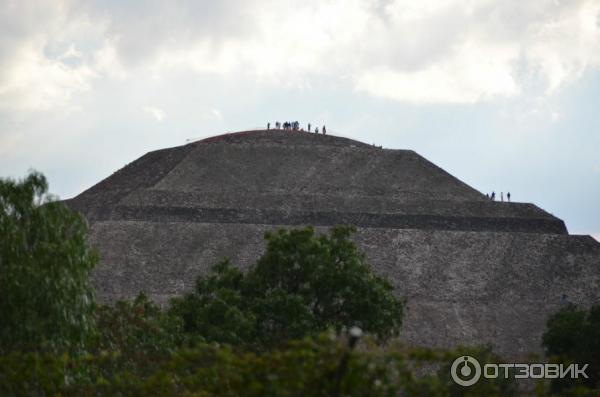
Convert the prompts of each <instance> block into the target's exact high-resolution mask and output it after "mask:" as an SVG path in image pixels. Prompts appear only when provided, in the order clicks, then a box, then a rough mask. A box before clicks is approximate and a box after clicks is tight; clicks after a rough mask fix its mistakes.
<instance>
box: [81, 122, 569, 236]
mask: <svg viewBox="0 0 600 397" xmlns="http://www.w3.org/2000/svg"><path fill="white" fill-rule="evenodd" d="M70 205H71V206H72V207H73V208H76V209H78V210H80V211H82V212H84V213H85V214H86V216H87V217H88V219H90V220H92V221H94V220H109V219H123V220H127V219H129V220H148V221H186V220H190V219H195V220H197V221H203V222H214V221H217V222H219V221H221V222H228V223H270V224H290V225H296V224H307V223H309V224H315V225H333V224H338V223H354V224H356V225H359V226H369V227H394V228H425V229H446V230H497V231H499V230H513V231H522V232H545V233H566V228H565V226H564V223H563V222H562V221H561V220H560V219H557V218H555V217H553V216H552V215H550V214H548V213H546V212H544V211H542V210H541V209H539V208H537V207H535V206H534V205H532V204H523V203H498V202H491V201H489V200H487V199H486V197H485V196H484V195H482V194H481V193H479V192H478V191H476V190H475V189H473V188H471V187H470V186H468V185H466V184H465V183H463V182H461V181H460V180H458V179H457V178H455V177H453V176H452V175H450V174H448V173H447V172H445V171H444V170H442V169H441V168H439V167H437V166H436V165H434V164H433V163H431V162H429V161H427V160H426V159H424V158H423V157H421V156H419V155H418V154H417V153H415V152H413V151H410V150H388V149H380V148H376V147H373V146H370V145H366V144H364V143H360V142H357V141H353V140H350V139H347V138H339V137H334V136H323V135H316V134H310V133H304V132H284V131H254V132H242V133H236V134H227V135H223V136H217V137H212V138H209V139H206V140H202V141H198V142H194V143H191V144H188V145H185V146H180V147H175V148H171V149H165V150H160V151H155V152H150V153H148V154H146V155H145V156H143V157H141V158H140V159H138V160H136V161H134V162H133V163H131V164H129V165H128V166H126V167H124V168H123V169H122V170H120V171H118V172H117V173H115V174H114V175H112V176H111V177H109V178H107V179H105V180H104V181H102V182H101V183H99V184H98V185H96V186H94V187H92V188H91V189H89V190H87V191H85V192H83V193H82V194H81V195H79V196H77V197H75V198H74V199H73V200H71V201H70Z"/></svg>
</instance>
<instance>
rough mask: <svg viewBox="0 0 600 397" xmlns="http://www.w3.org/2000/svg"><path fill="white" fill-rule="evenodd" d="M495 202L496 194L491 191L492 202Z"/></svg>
mask: <svg viewBox="0 0 600 397" xmlns="http://www.w3.org/2000/svg"><path fill="white" fill-rule="evenodd" d="M495 200H496V192H494V191H492V201H495Z"/></svg>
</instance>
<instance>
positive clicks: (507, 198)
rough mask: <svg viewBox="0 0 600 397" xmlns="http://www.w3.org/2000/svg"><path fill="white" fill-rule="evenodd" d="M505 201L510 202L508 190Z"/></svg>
mask: <svg viewBox="0 0 600 397" xmlns="http://www.w3.org/2000/svg"><path fill="white" fill-rule="evenodd" d="M506 201H508V202H509V203H510V192H507V193H506Z"/></svg>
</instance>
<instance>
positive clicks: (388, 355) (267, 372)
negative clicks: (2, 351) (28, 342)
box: [0, 333, 514, 397]
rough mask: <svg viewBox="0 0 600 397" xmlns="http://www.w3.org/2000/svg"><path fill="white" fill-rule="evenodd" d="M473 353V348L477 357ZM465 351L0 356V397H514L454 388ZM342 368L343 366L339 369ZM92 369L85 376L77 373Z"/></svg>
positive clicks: (290, 348) (300, 345)
mask: <svg viewBox="0 0 600 397" xmlns="http://www.w3.org/2000/svg"><path fill="white" fill-rule="evenodd" d="M476 351H477V349H475V350H473V349H470V350H469V353H472V354H475V353H473V352H476ZM462 353H464V350H463V351H440V350H434V349H414V348H408V347H405V346H401V345H399V346H398V345H391V346H386V347H378V346H376V345H374V344H372V343H369V342H368V341H367V342H366V343H362V344H359V345H358V346H357V348H356V349H352V348H351V347H350V346H349V344H348V342H347V340H345V339H344V338H336V337H335V336H334V335H331V334H328V333H325V334H321V335H319V336H317V337H311V338H305V339H303V340H299V341H294V342H289V343H288V344H286V345H284V346H281V347H280V348H278V349H273V350H270V351H266V352H262V353H255V352H248V351H245V350H242V349H232V348H231V347H228V346H218V345H214V344H213V345H206V344H200V345H198V346H196V347H195V348H193V349H182V350H178V351H176V352H173V354H171V355H170V356H169V357H165V358H164V359H162V360H159V361H157V363H156V365H155V366H154V368H153V370H152V371H151V372H149V373H140V372H136V373H133V372H129V371H123V370H117V371H111V370H107V369H110V368H116V366H115V365H114V361H115V360H119V358H118V357H117V356H114V355H110V354H101V355H93V356H92V355H90V356H79V357H69V356H66V355H62V356H50V355H40V354H37V353H35V354H26V355H11V356H5V357H0V395H15V396H29V395H61V396H140V397H141V396H144V397H151V396H157V397H158V396H160V397H163V396H231V397H237V396H244V397H253V396H257V397H258V396H261V397H262V396H277V397H280V396H283V397H285V396H290V397H292V396H307V397H312V396H315V397H320V396H322V397H332V396H338V395H339V396H356V397H364V396H371V397H388V396H417V397H419V396H423V397H442V396H444V397H445V396H449V395H452V396H473V397H475V396H490V397H493V396H512V395H514V391H513V389H511V388H507V387H505V386H503V385H502V384H501V383H499V382H497V381H492V380H489V379H485V378H482V379H481V380H480V381H479V382H478V383H477V386H476V387H471V388H465V387H463V388H457V387H456V386H455V385H454V383H453V382H452V381H451V380H450V378H449V376H448V374H446V373H443V374H441V375H438V374H436V373H435V371H428V370H427V369H430V368H436V367H440V366H445V365H447V364H448V363H450V362H451V361H452V360H454V359H455V358H456V357H458V356H459V355H460V354H462ZM343 364H344V365H343ZM82 367H83V368H89V369H90V371H89V372H88V374H87V376H86V377H82V376H79V375H78V372H80V368H82Z"/></svg>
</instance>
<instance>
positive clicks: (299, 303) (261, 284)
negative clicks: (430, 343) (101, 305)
mask: <svg viewBox="0 0 600 397" xmlns="http://www.w3.org/2000/svg"><path fill="white" fill-rule="evenodd" d="M352 232H353V229H352V228H350V227H346V226H338V227H334V228H332V229H331V232H330V234H329V235H327V234H324V235H318V236H317V235H315V232H314V230H313V229H312V228H304V229H293V230H286V229H280V230H278V231H277V232H275V233H267V234H266V240H267V248H266V252H265V253H264V254H263V255H262V256H261V257H260V258H259V259H258V261H257V262H256V264H255V265H253V266H252V267H251V268H250V269H249V270H248V272H247V273H245V274H244V273H241V272H240V271H239V270H237V269H236V268H234V267H233V266H232V265H231V264H230V263H229V262H228V261H226V260H225V261H222V262H220V263H218V264H217V265H216V266H215V267H214V268H213V272H212V273H211V274H209V275H208V276H206V277H200V278H199V279H198V280H197V283H196V287H195V289H194V291H192V292H191V293H188V294H187V295H185V296H184V297H182V298H180V299H176V300H174V301H173V302H172V311H173V312H174V313H176V314H177V315H179V316H181V317H182V318H183V321H184V329H185V331H186V332H189V333H197V334H200V335H202V336H203V337H205V338H206V340H208V341H217V342H225V343H233V344H237V343H243V344H246V345H254V346H256V347H259V348H260V347H270V346H274V345H277V344H278V343H281V341H285V340H290V339H299V338H302V337H304V336H306V335H311V334H315V333H318V332H320V331H323V330H325V329H328V328H332V329H337V330H340V329H342V328H344V327H351V326H354V325H356V326H358V327H360V328H362V329H363V330H364V331H366V332H368V333H372V334H375V335H377V336H378V337H379V338H380V339H386V338H388V337H390V336H394V335H397V334H398V331H399V328H400V325H401V321H402V303H401V302H400V301H398V299H397V298H396V297H395V296H394V294H393V286H392V285H391V283H390V282H388V281H387V280H386V279H384V278H382V277H380V276H377V275H375V274H373V272H372V271H371V268H370V267H369V265H368V264H367V261H366V259H365V257H364V255H363V254H362V253H360V252H359V250H358V249H357V247H356V245H355V244H354V243H353V242H352V241H351V240H350V236H351V233H352Z"/></svg>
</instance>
